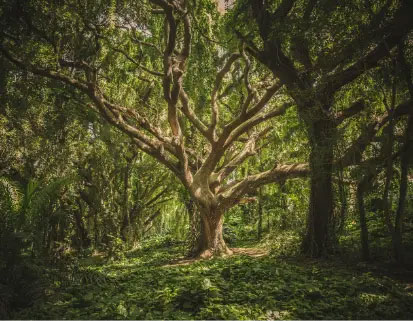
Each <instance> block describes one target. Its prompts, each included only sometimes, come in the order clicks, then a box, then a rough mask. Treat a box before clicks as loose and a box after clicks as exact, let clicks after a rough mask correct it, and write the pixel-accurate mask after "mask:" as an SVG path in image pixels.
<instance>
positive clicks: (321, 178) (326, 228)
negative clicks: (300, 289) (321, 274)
mask: <svg viewBox="0 0 413 321" xmlns="http://www.w3.org/2000/svg"><path fill="white" fill-rule="evenodd" d="M334 134H335V127H334V124H333V123H332V122H331V121H329V120H325V119H324V120H318V121H316V122H314V123H313V124H311V125H310V135H309V136H310V146H311V153H310V189H311V191H310V204H309V210H308V217H307V231H306V235H305V237H304V239H303V242H302V250H303V252H304V253H305V254H307V255H309V256H311V257H320V256H323V255H324V254H326V253H327V252H328V251H329V250H330V249H331V245H332V236H333V235H331V229H330V223H331V218H332V215H333V184H332V173H333V156H334V155H333V146H334V144H333V142H334V141H333V140H334Z"/></svg>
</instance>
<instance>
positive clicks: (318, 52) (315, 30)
mask: <svg viewBox="0 0 413 321" xmlns="http://www.w3.org/2000/svg"><path fill="white" fill-rule="evenodd" d="M412 12H413V3H412V2H411V1H407V0H405V1H403V0H400V1H399V0H398V1H393V0H387V1H386V0H383V1H358V0H354V1H345V2H340V1H333V2H331V1H318V0H308V1H307V0H305V1H298V0H282V1H281V0H280V1H276V0H274V1H264V0H246V1H241V0H240V1H238V5H237V7H236V9H235V14H234V17H235V19H233V21H232V24H238V27H237V28H236V33H237V34H238V36H239V38H240V39H242V40H243V41H244V42H245V43H247V49H246V50H247V52H248V53H250V54H251V55H253V56H254V57H255V58H256V60H257V61H259V62H260V63H262V64H263V65H265V66H266V67H267V68H268V69H269V70H270V71H271V72H272V73H273V75H274V77H275V79H277V80H278V81H279V83H280V84H282V85H284V86H285V88H286V89H287V92H288V95H289V96H290V97H291V98H292V99H293V101H294V102H295V104H296V106H297V110H298V114H299V116H300V118H301V119H302V120H303V121H304V123H305V127H306V130H307V137H308V141H309V146H310V149H311V151H310V155H309V160H308V161H309V168H310V184H311V194H310V202H309V209H308V218H307V232H306V236H305V238H304V240H303V250H304V252H306V253H308V254H310V255H312V256H320V255H323V254H324V253H326V252H327V251H328V250H329V248H330V247H331V244H332V240H331V239H332V233H331V224H330V223H331V220H332V216H333V210H334V194H333V190H334V189H333V182H332V178H333V170H334V166H335V164H336V165H340V166H341V167H345V166H348V165H349V164H350V163H351V162H354V161H355V160H356V159H355V158H360V155H362V153H363V150H364V149H365V147H366V146H367V145H368V142H369V141H370V139H371V138H372V137H373V136H374V133H376V132H377V131H378V129H379V128H381V127H382V126H383V125H384V124H385V123H386V122H387V121H388V120H389V119H390V118H392V117H388V116H389V115H387V116H385V117H387V118H383V117H382V118H381V119H380V120H379V121H376V122H372V123H371V124H370V125H368V126H367V127H366V130H365V131H364V132H363V133H362V135H360V137H359V138H358V139H356V140H355V142H354V145H353V146H350V147H349V149H348V150H347V151H346V152H345V153H344V156H343V154H341V155H339V157H335V155H334V148H335V146H336V143H337V139H338V136H339V134H338V128H339V126H340V124H342V122H343V120H345V119H346V118H348V117H351V116H354V115H356V114H358V113H359V112H360V111H362V110H363V109H364V108H365V105H366V103H367V102H365V101H364V100H363V98H364V97H363V96H365V95H364V93H363V92H362V91H360V93H359V94H358V95H357V94H355V92H354V91H353V92H352V95H351V96H352V97H351V98H352V101H351V102H350V104H349V106H348V108H347V109H345V108H343V107H342V100H341V99H340V97H343V96H344V95H346V94H345V93H346V91H347V92H349V91H351V88H352V86H353V84H355V83H356V82H357V81H359V79H360V77H361V76H363V75H366V73H367V72H369V71H370V70H372V69H376V68H377V67H379V66H380V63H381V62H382V61H383V60H385V59H388V58H391V57H392V56H394V55H395V53H394V50H393V49H394V48H395V47H397V45H398V44H399V43H401V42H402V41H403V39H404V38H405V37H406V35H407V34H408V33H409V32H410V31H411V30H412V29H413V19H412V18H411V13H412ZM247 26H248V28H247ZM358 86H360V84H358ZM337 111H339V112H337ZM357 155H358V156H357ZM356 156H357V157H356ZM340 157H341V160H340V159H339V158H340Z"/></svg>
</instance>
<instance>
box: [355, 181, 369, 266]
mask: <svg viewBox="0 0 413 321" xmlns="http://www.w3.org/2000/svg"><path fill="white" fill-rule="evenodd" d="M367 182H368V180H363V181H361V182H360V183H359V184H358V185H357V207H358V210H359V216H360V231H361V232H360V237H361V254H362V257H363V259H364V260H366V261H367V260H369V259H370V251H369V238H368V229H367V222H366V211H365V208H364V190H365V187H366V183H367Z"/></svg>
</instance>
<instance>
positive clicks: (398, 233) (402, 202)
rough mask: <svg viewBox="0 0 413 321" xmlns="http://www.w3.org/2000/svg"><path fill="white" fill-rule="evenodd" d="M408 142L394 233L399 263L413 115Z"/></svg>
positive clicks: (401, 249) (400, 260) (402, 255)
mask: <svg viewBox="0 0 413 321" xmlns="http://www.w3.org/2000/svg"><path fill="white" fill-rule="evenodd" d="M405 136H406V138H405V139H406V141H405V144H404V146H403V153H402V155H401V159H400V167H401V174H400V193H399V203H398V206H397V212H396V218H395V221H394V233H393V251H394V258H395V260H396V262H397V263H400V264H403V263H404V249H403V240H402V233H403V221H404V217H405V207H406V196H407V190H408V174H409V165H410V161H411V157H412V153H413V152H412V149H413V115H410V116H409V121H408V124H407V128H406V134H405Z"/></svg>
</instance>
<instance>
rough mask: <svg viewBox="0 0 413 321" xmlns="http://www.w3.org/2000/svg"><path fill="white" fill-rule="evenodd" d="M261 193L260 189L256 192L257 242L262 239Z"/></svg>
mask: <svg viewBox="0 0 413 321" xmlns="http://www.w3.org/2000/svg"><path fill="white" fill-rule="evenodd" d="M262 216H263V213H262V191H261V188H260V189H259V190H258V226H257V236H258V240H261V238H262Z"/></svg>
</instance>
